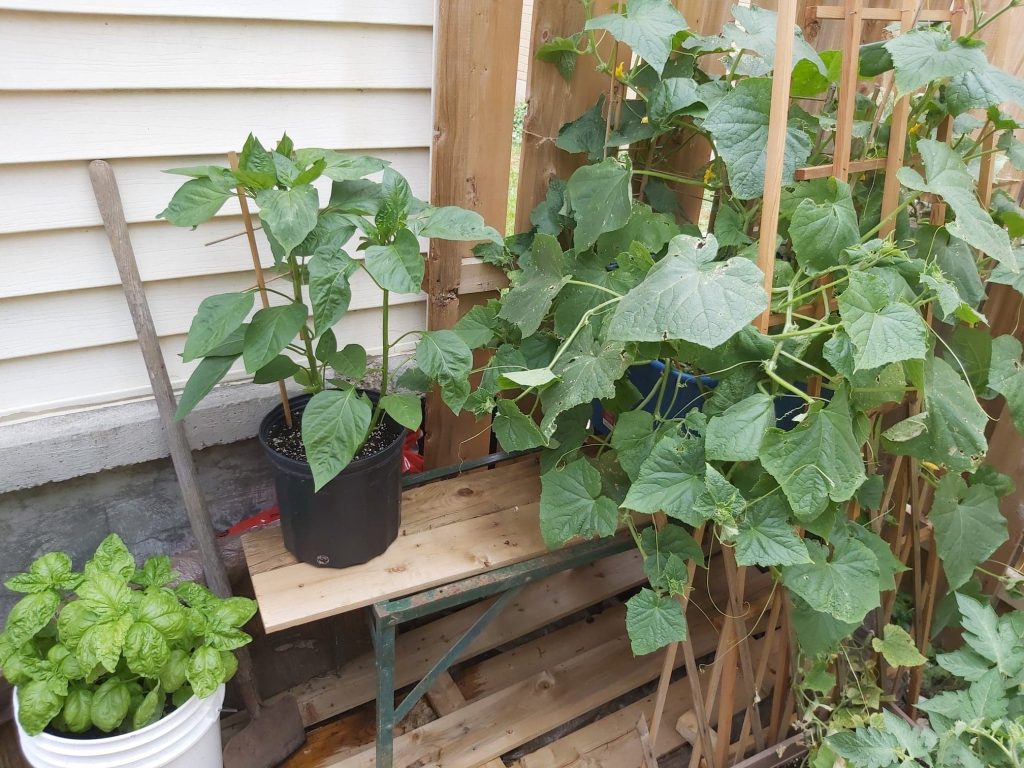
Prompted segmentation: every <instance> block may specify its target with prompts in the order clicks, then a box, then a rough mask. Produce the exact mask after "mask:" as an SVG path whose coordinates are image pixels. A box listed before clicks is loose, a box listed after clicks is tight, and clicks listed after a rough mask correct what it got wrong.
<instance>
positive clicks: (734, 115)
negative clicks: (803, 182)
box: [704, 77, 811, 200]
mask: <svg viewBox="0 0 1024 768" xmlns="http://www.w3.org/2000/svg"><path fill="white" fill-rule="evenodd" d="M771 101H772V81H771V80H770V79H768V78H762V77H757V78H750V79H747V80H741V81H740V82H739V83H737V84H736V87H735V88H733V89H732V90H730V91H728V92H727V93H726V94H725V95H724V96H723V97H722V98H721V100H720V101H719V102H718V103H717V104H715V105H714V106H713V107H712V108H711V110H710V111H709V112H708V116H707V117H706V118H705V119H704V128H705V130H707V131H709V132H710V133H711V136H712V137H713V138H714V141H715V148H716V149H717V151H718V152H719V153H720V154H721V156H722V159H723V160H724V161H725V167H726V169H727V170H728V172H729V184H730V186H731V188H732V192H733V194H734V195H735V196H736V197H738V198H740V199H741V200H751V199H753V198H756V197H760V196H761V195H762V194H764V172H765V166H766V164H767V161H768V149H767V142H768V113H769V111H770V109H771ZM810 153H811V142H810V139H808V137H807V134H806V133H804V132H803V131H802V130H801V129H800V128H797V127H795V126H794V125H791V126H789V127H788V128H787V129H786V149H785V154H784V156H783V161H782V183H783V184H788V183H791V182H792V181H793V174H794V172H795V171H796V169H797V168H798V167H800V166H801V165H804V164H805V163H806V161H807V158H808V156H809V155H810Z"/></svg>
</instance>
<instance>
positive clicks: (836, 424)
mask: <svg viewBox="0 0 1024 768" xmlns="http://www.w3.org/2000/svg"><path fill="white" fill-rule="evenodd" d="M761 463H762V464H763V465H764V468H765V469H766V470H768V473H769V474H771V476H772V477H774V478H775V480H776V481H777V482H778V483H779V485H780V486H782V491H783V493H785V495H786V499H787V500H788V501H789V504H790V506H791V507H792V508H793V512H794V514H795V515H796V517H797V519H798V520H801V521H810V520H813V519H814V518H816V517H818V515H820V514H821V513H822V512H824V511H825V508H826V507H827V506H828V502H829V499H831V500H832V501H847V500H849V499H851V498H853V494H854V493H855V492H856V491H857V489H858V488H859V487H860V485H861V483H863V482H864V480H865V479H866V477H867V475H865V474H864V461H863V459H862V458H861V455H860V444H859V442H858V441H857V438H856V437H855V436H854V433H853V424H852V420H851V415H850V408H849V404H848V397H847V395H846V392H845V390H843V389H840V390H839V391H837V392H836V394H835V395H834V396H833V398H832V400H831V402H829V404H828V405H827V406H826V407H824V408H822V407H821V405H820V404H815V405H813V406H811V409H810V412H809V413H808V414H807V417H806V418H805V419H804V420H803V421H802V422H801V423H800V424H799V425H798V426H797V427H796V428H795V429H792V430H789V431H783V430H781V429H778V428H772V429H769V430H768V434H767V435H766V436H765V438H764V442H763V443H762V448H761Z"/></svg>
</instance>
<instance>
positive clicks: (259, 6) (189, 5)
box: [0, 0, 434, 27]
mask: <svg viewBox="0 0 1024 768" xmlns="http://www.w3.org/2000/svg"><path fill="white" fill-rule="evenodd" d="M0 9H2V10H19V11H38V12H44V13H54V14H57V13H74V14H89V15H92V14H116V15H123V16H166V17H176V16H186V17H201V18H225V19H276V20H279V21H324V22H333V23H348V24H398V25H407V26H424V27H429V26H431V25H432V24H433V23H434V3H433V2H432V0H388V2H387V4H386V5H384V4H380V3H367V2H365V0H334V2H331V3H324V2H323V0H290V2H289V3H287V4H286V5H282V4H281V3H280V2H278V0H247V2H245V3H238V2H235V0H176V2H173V3H166V2H158V1H156V0H145V1H144V2H139V0H89V2H88V4H86V3H82V2H81V0H2V2H0Z"/></svg>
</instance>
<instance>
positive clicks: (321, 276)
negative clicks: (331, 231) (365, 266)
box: [308, 247, 359, 336]
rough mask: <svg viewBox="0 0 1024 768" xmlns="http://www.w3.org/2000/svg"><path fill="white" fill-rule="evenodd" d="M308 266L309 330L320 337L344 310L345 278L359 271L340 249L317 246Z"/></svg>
mask: <svg viewBox="0 0 1024 768" xmlns="http://www.w3.org/2000/svg"><path fill="white" fill-rule="evenodd" d="M308 267H309V301H310V303H311V304H312V305H313V329H314V331H315V332H316V335H317V336H320V335H321V334H323V333H325V332H326V331H327V330H328V329H329V328H330V327H331V326H333V325H334V324H335V323H337V322H338V321H339V320H340V319H341V317H342V315H344V314H345V313H346V312H347V311H348V305H349V302H350V301H351V300H352V288H351V287H350V286H349V283H348V279H349V278H350V277H351V276H352V274H353V273H354V272H355V271H356V270H357V269H358V268H359V263H358V262H357V261H355V260H354V259H351V258H349V255H348V254H347V253H345V252H344V251H342V250H340V249H336V248H330V247H321V248H318V249H317V250H316V252H315V253H314V254H313V257H312V258H311V259H310V260H309V264H308Z"/></svg>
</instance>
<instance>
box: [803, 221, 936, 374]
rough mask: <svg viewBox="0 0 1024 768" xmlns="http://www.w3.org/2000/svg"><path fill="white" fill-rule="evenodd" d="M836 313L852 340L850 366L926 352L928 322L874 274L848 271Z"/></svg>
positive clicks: (863, 367)
mask: <svg viewBox="0 0 1024 768" xmlns="http://www.w3.org/2000/svg"><path fill="white" fill-rule="evenodd" d="M801 205H802V204H801ZM839 314H840V315H841V316H842V318H843V327H844V328H845V329H846V333H847V334H848V335H849V337H850V340H851V341H852V342H853V346H854V350H855V353H854V370H858V371H862V370H873V369H875V368H881V367H882V366H884V365H887V364H888V363H898V362H901V361H903V360H923V359H924V358H925V355H926V354H927V353H928V326H926V325H925V323H924V320H923V319H922V318H921V314H920V312H918V311H917V310H916V309H914V308H913V307H911V306H910V305H908V304H904V303H902V302H900V301H898V300H894V299H893V297H892V296H891V294H890V291H889V287H888V285H887V284H886V283H885V281H884V280H883V279H882V278H881V277H879V276H878V275H876V274H872V273H869V272H851V273H850V281H849V284H848V285H847V288H846V290H844V291H843V292H842V293H841V294H840V295H839Z"/></svg>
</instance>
